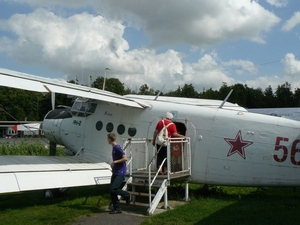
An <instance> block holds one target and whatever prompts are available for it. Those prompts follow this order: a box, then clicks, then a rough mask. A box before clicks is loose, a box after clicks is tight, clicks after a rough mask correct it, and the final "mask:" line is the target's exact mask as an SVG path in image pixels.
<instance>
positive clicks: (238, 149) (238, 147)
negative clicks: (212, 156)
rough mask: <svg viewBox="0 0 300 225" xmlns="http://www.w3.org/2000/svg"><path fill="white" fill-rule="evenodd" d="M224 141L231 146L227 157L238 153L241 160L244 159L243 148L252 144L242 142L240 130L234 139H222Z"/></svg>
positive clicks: (250, 142)
mask: <svg viewBox="0 0 300 225" xmlns="http://www.w3.org/2000/svg"><path fill="white" fill-rule="evenodd" d="M224 140H225V141H226V142H227V143H228V144H229V145H230V146H231V148H230V150H229V152H228V154H227V157H229V156H231V155H233V154H234V153H238V154H239V155H240V156H241V157H243V159H246V156H245V150H244V148H246V147H247V146H249V145H252V143H253V142H252V141H244V140H243V139H242V132H241V131H240V130H239V132H238V133H237V135H236V137H235V139H230V138H224Z"/></svg>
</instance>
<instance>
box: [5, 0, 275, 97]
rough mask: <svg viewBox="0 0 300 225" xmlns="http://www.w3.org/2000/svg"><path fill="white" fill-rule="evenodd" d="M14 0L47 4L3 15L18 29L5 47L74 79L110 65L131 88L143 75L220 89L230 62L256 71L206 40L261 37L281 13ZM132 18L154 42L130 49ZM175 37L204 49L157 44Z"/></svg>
mask: <svg viewBox="0 0 300 225" xmlns="http://www.w3.org/2000/svg"><path fill="white" fill-rule="evenodd" d="M14 1H15V2H21V3H28V4H30V5H33V6H39V7H46V8H40V9H37V10H35V11H33V12H32V13H28V14H15V15H13V16H12V17H11V18H10V19H8V20H6V21H5V20H2V21H0V27H2V29H6V31H7V32H11V33H13V34H14V35H13V37H9V36H6V37H2V38H1V39H0V52H5V53H6V54H8V55H9V56H10V57H11V58H12V59H14V60H15V61H19V62H22V63H24V64H36V65H43V66H45V67H47V68H49V69H51V70H53V71H58V72H61V73H63V74H64V75H66V76H68V79H74V76H75V75H78V77H79V78H80V77H81V76H80V75H81V74H82V73H83V74H84V76H89V75H92V76H93V77H94V78H95V77H97V76H103V75H104V69H105V68H107V67H108V68H110V69H111V70H110V71H108V72H107V77H108V78H109V77H117V78H119V79H120V80H121V81H122V82H124V83H125V84H126V85H127V86H129V87H130V88H132V89H134V88H139V87H140V86H141V85H143V84H145V83H146V84H148V86H149V87H151V88H154V89H160V88H161V87H162V86H163V85H164V84H166V87H165V91H168V90H174V89H175V88H176V87H177V85H181V86H182V85H184V84H186V83H187V84H190V83H192V84H193V86H194V87H195V89H196V90H198V91H202V89H203V88H206V89H207V88H213V89H218V88H220V86H221V85H222V83H223V82H226V83H227V84H228V85H233V84H234V83H235V80H234V78H232V77H231V75H230V73H229V72H228V71H227V70H226V68H224V65H225V66H226V67H227V66H229V67H240V68H241V72H243V73H245V72H248V73H251V74H255V73H256V72H257V69H256V68H255V67H254V66H253V63H252V62H250V61H245V60H239V59H236V60H234V59H233V60H231V61H229V62H227V63H225V64H223V65H222V64H220V63H218V62H220V60H218V58H217V53H216V52H211V53H210V54H205V50H204V49H205V47H207V46H214V45H215V44H216V43H220V42H223V41H231V40H237V39H248V40H251V41H254V42H259V43H263V42H264V39H263V35H264V33H265V32H267V31H269V30H270V29H271V28H272V27H273V26H274V25H276V24H277V23H279V21H280V19H279V18H278V17H277V16H276V15H275V14H274V13H272V12H270V11H267V10H266V9H264V8H263V7H262V6H260V5H259V4H258V2H256V1H249V0H239V1H236V0H227V1H225V0H223V1H219V0H198V1H190V2H187V1H181V0H165V1H164V2H163V3H162V2H161V1H158V0H144V1H143V2H142V3H141V2H140V1H137V0H102V1H98V0H97V1H96V0H89V1H85V0H77V1H69V0H68V1H67V0H60V1H58V0H53V1H48V0H47V1H46V0H14ZM170 5H172V7H170ZM58 6H63V7H73V8H76V7H90V8H92V9H93V10H94V11H93V14H92V13H88V12H84V13H80V14H74V15H72V16H66V14H64V15H60V13H61V11H60V10H57V7H58ZM62 11H63V9H62ZM91 11H92V10H91ZM95 11H96V12H97V13H99V14H96V13H95ZM127 24H129V25H132V26H135V27H137V28H139V27H142V28H143V30H144V32H145V34H146V35H147V38H149V40H150V42H151V46H148V47H147V48H143V49H133V50H132V49H130V46H129V43H128V42H127V41H126V40H125V39H124V37H123V35H124V30H125V28H126V27H125V26H127ZM177 43H180V44H187V45H189V46H190V47H189V49H190V50H191V52H193V53H195V52H197V51H194V50H198V49H201V55H200V56H199V59H198V61H196V62H194V63H188V62H184V63H183V60H182V59H183V57H184V55H183V54H182V53H180V52H177V51H175V50H172V49H167V50H164V52H161V51H160V53H158V52H157V51H156V50H155V48H154V46H155V47H164V48H165V46H169V47H170V46H174V45H176V44H177ZM199 51H200V50H199ZM202 54H204V55H202Z"/></svg>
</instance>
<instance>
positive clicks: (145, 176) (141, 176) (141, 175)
mask: <svg viewBox="0 0 300 225" xmlns="http://www.w3.org/2000/svg"><path fill="white" fill-rule="evenodd" d="M154 176H155V174H151V178H153V177H154ZM132 177H134V178H144V179H148V177H149V176H148V174H132ZM158 178H161V179H165V178H167V175H157V179H158Z"/></svg>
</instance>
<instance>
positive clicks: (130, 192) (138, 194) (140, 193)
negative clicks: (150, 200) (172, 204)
mask: <svg viewBox="0 0 300 225" xmlns="http://www.w3.org/2000/svg"><path fill="white" fill-rule="evenodd" d="M127 192H128V193H129V194H131V195H135V196H145V197H149V193H146V192H135V191H127ZM151 197H155V194H151Z"/></svg>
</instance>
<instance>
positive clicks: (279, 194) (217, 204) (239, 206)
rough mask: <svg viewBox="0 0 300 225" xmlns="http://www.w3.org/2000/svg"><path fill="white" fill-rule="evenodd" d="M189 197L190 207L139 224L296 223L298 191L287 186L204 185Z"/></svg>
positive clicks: (180, 208) (188, 205)
mask: <svg viewBox="0 0 300 225" xmlns="http://www.w3.org/2000/svg"><path fill="white" fill-rule="evenodd" d="M176 190H177V191H179V190H181V187H180V186H179V187H175V189H174V190H172V191H173V192H175V193H177V191H176ZM181 191H182V190H181ZM178 193H179V192H178ZM178 193H177V194H178ZM181 193H182V192H181ZM172 196H174V194H173V195H172ZM175 196H176V194H175ZM181 196H182V194H181ZM190 196H191V198H192V200H191V202H190V203H189V204H186V205H183V206H180V207H178V208H175V209H173V210H170V211H168V212H166V213H163V214H161V215H155V216H153V217H149V218H147V219H146V220H145V221H144V223H142V224H144V225H148V224H155V223H161V224H165V225H169V224H172V225H173V224H197V225H209V224H213V225H218V224H222V225H250V224H251V225H253V224H256V225H257V224H258V225H265V224H298V223H299V210H300V190H295V189H294V188H290V187H281V188H278V187H276V188H275V187H274V188H249V187H246V188H243V187H216V186H211V187H207V186H203V187H201V188H197V189H194V190H191V191H190Z"/></svg>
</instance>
